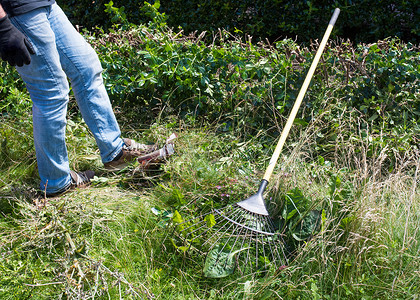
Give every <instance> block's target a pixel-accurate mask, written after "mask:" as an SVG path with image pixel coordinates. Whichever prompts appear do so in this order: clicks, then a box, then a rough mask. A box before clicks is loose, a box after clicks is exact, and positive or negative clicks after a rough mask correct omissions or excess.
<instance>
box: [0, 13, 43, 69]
mask: <svg viewBox="0 0 420 300" xmlns="http://www.w3.org/2000/svg"><path fill="white" fill-rule="evenodd" d="M30 54H35V51H34V48H33V47H32V45H31V43H30V42H29V41H28V40H27V38H26V37H25V35H24V34H23V33H22V32H20V31H19V30H18V29H17V28H16V27H15V26H13V24H12V22H10V20H9V18H8V17H7V16H5V17H3V18H1V19H0V57H1V59H2V60H5V61H7V62H9V64H11V65H12V66H15V65H18V66H19V67H21V66H23V64H27V65H29V64H30V63H31V56H30Z"/></svg>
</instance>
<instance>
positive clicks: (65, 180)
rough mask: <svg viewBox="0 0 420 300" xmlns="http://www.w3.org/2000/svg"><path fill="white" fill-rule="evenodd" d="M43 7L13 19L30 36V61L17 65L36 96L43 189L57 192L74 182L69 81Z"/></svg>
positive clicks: (36, 136)
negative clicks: (68, 134)
mask: <svg viewBox="0 0 420 300" xmlns="http://www.w3.org/2000/svg"><path fill="white" fill-rule="evenodd" d="M48 13H49V9H47V8H42V9H37V10H34V11H31V12H29V13H26V14H23V15H18V16H15V17H13V18H12V19H11V20H12V22H13V23H14V25H15V26H16V27H18V28H19V29H20V30H21V31H22V32H23V33H24V34H25V35H26V36H27V37H28V39H29V40H30V42H31V43H32V45H33V46H34V49H35V52H36V54H35V55H32V56H31V63H30V65H24V66H23V67H16V69H17V71H18V72H19V74H20V75H21V77H22V79H23V80H24V81H25V83H26V87H27V89H28V91H29V93H30V96H31V99H32V103H33V105H32V115H33V133H34V143H35V150H36V158H37V162H38V172H39V175H40V178H41V190H45V191H46V192H47V193H55V192H57V191H60V190H61V189H63V188H65V187H66V186H68V185H69V184H70V180H71V179H70V169H69V162H68V156H67V148H66V143H65V129H66V113H67V103H68V93H69V85H68V81H67V77H66V75H65V73H64V71H63V70H62V68H61V64H60V57H59V53H58V51H57V48H56V46H55V44H56V43H55V35H54V33H53V31H52V30H51V27H50V25H49V21H48Z"/></svg>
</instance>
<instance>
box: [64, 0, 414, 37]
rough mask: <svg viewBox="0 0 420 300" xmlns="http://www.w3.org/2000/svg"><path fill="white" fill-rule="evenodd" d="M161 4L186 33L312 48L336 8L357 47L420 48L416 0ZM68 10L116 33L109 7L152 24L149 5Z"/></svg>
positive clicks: (76, 5) (72, 2) (131, 1)
mask: <svg viewBox="0 0 420 300" xmlns="http://www.w3.org/2000/svg"><path fill="white" fill-rule="evenodd" d="M147 2H148V3H150V4H160V10H161V12H163V13H165V14H166V15H167V17H168V23H169V25H170V26H171V27H174V28H178V27H182V29H183V30H184V32H185V34H187V35H188V34H190V33H194V32H202V31H207V32H215V31H218V30H219V29H225V30H227V31H229V32H230V33H232V34H233V33H235V34H236V35H244V36H247V35H250V36H252V37H253V38H254V40H255V41H257V40H264V41H265V40H266V39H268V40H270V41H277V40H281V39H284V38H291V39H293V40H295V39H297V40H298V42H299V43H309V42H310V41H311V40H314V39H316V38H318V37H319V36H321V35H322V32H323V27H324V24H325V23H326V22H328V18H329V16H330V15H331V14H332V12H333V11H334V9H335V8H336V7H339V8H340V9H341V11H342V13H341V16H340V22H338V23H337V24H336V29H335V30H336V31H337V32H338V34H339V35H340V36H342V37H345V38H346V39H347V38H349V39H350V40H352V41H353V42H355V43H363V42H364V43H372V42H376V41H377V40H383V39H385V38H387V37H398V38H399V39H401V40H403V41H405V42H413V43H418V42H419V37H420V28H419V24H420V12H419V10H418V4H417V2H416V1H413V0H408V1H407V0H406V1H397V2H396V1H392V0H382V1H373V0H353V1H348V0H335V1H319V0H318V1H298V2H297V1H293V0H273V1H264V0H240V1H229V0H224V1H219V0H212V1H202V0H170V1H169V0H166V1H156V0H150V1H147ZM60 4H61V5H62V6H63V8H64V11H65V12H66V13H67V15H68V16H69V17H70V19H71V20H72V21H73V22H74V24H78V25H81V26H83V27H85V28H88V29H94V28H96V27H97V26H98V25H99V27H102V28H111V27H112V24H113V20H112V19H110V18H109V17H108V15H107V14H106V12H105V11H104V10H105V8H109V5H110V4H111V5H115V6H117V7H121V8H123V9H122V10H121V13H123V14H124V15H126V16H127V18H128V19H129V21H130V22H132V23H134V24H141V23H146V22H147V21H148V19H147V15H146V14H145V13H144V12H143V11H142V10H140V9H139V8H140V7H142V6H143V1H139V0H126V1H124V2H120V1H109V0H97V1H95V5H92V2H91V1H89V0H82V1H80V0H79V1H76V0H66V1H61V2H60Z"/></svg>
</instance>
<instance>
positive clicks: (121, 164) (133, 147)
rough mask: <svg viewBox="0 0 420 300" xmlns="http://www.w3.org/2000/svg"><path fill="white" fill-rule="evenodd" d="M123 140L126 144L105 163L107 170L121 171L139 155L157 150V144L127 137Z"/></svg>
mask: <svg viewBox="0 0 420 300" xmlns="http://www.w3.org/2000/svg"><path fill="white" fill-rule="evenodd" d="M123 141H124V145H123V147H122V150H121V152H120V153H119V154H118V155H117V157H116V158H114V160H112V161H110V162H107V163H105V164H104V166H105V169H106V170H108V171H113V172H116V171H120V170H122V169H124V168H125V167H126V166H127V165H129V164H130V163H132V162H133V161H135V160H136V158H137V157H139V156H143V155H146V154H148V153H150V152H153V151H155V150H156V145H144V144H140V143H137V142H136V141H134V140H130V139H126V138H125V139H123Z"/></svg>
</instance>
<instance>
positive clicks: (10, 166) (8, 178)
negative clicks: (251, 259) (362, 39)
mask: <svg viewBox="0 0 420 300" xmlns="http://www.w3.org/2000/svg"><path fill="white" fill-rule="evenodd" d="M146 7H147V11H146V12H147V13H148V14H149V15H150V16H151V17H153V20H152V22H150V23H149V24H148V25H147V26H145V25H140V26H134V25H132V24H129V22H127V20H126V19H125V17H124V14H122V12H121V11H120V10H119V9H118V8H115V9H112V6H110V7H109V11H110V12H113V16H115V17H116V20H119V23H120V24H121V25H119V26H118V27H115V28H114V30H113V31H111V32H109V33H105V32H103V33H100V34H99V33H96V34H93V33H89V32H85V36H86V38H87V39H88V40H89V41H90V42H91V43H92V44H93V45H94V47H95V48H96V49H97V51H98V53H99V55H100V58H101V60H102V62H103V65H104V68H105V71H104V76H105V79H106V84H107V89H108V91H109V93H110V96H111V99H112V100H113V102H114V107H115V110H116V113H117V117H118V119H119V121H120V124H121V127H122V130H123V133H124V136H130V137H132V138H135V139H137V140H139V141H143V142H150V141H157V142H158V143H162V142H163V141H164V139H165V138H166V137H167V136H168V135H169V134H170V133H171V132H173V131H175V132H177V133H178V134H179V135H180V137H179V139H178V141H177V143H176V151H177V152H176V155H175V156H173V157H171V158H170V160H169V161H168V163H167V164H165V165H163V166H162V168H161V170H160V171H156V172H154V173H150V172H149V173H142V172H133V171H134V169H135V167H136V166H133V167H132V168H129V170H127V171H125V172H122V173H118V174H108V173H105V172H104V170H103V168H102V165H101V162H100V160H99V157H98V154H97V153H96V151H95V149H96V147H95V142H94V139H93V137H92V136H91V134H90V133H89V131H88V129H87V127H86V125H85V123H84V122H83V121H82V120H81V117H80V114H79V113H78V111H77V107H76V105H75V101H74V99H71V101H70V109H69V121H68V127H67V133H68V136H67V141H68V147H69V155H70V160H71V163H72V167H73V168H74V169H79V170H82V169H87V168H89V169H93V170H95V171H96V173H97V178H96V179H95V180H94V181H95V182H94V186H93V187H91V188H90V189H87V190H81V191H77V192H73V193H70V194H67V195H65V196H62V197H60V198H56V199H50V200H48V201H46V200H45V199H43V198H42V197H34V190H35V189H36V188H37V184H38V178H37V176H38V175H37V171H36V161H35V154H34V146H33V139H32V133H31V132H32V124H31V117H30V106H31V104H30V100H29V96H28V94H27V92H26V91H25V89H24V87H23V83H22V82H21V80H20V79H18V76H17V74H16V72H15V71H14V70H13V69H11V68H9V67H8V66H6V65H5V64H2V65H1V68H0V73H1V76H0V98H1V102H0V113H1V116H0V142H1V151H0V229H1V235H0V256H1V259H0V296H1V298H2V299H22V298H34V299H93V298H95V299H118V298H126V299H152V298H155V299H272V298H284V299H297V298H300V299H337V298H346V299H347V298H348V299H378V298H380V299H416V297H418V295H419V294H420V291H419V289H420V287H419V282H420V273H419V270H420V245H419V241H420V232H419V228H420V215H419V211H420V193H419V186H418V182H419V175H420V174H419V171H420V149H419V148H418V145H419V123H418V122H419V114H420V111H419V109H420V97H419V89H418V84H419V76H420V75H419V74H420V72H419V71H420V69H419V65H420V64H419V57H420V56H419V48H418V45H413V44H406V43H403V42H401V41H399V40H396V39H388V40H385V41H378V42H377V43H373V44H357V45H353V44H352V43H351V42H346V41H340V42H339V41H336V42H332V43H330V44H329V47H328V49H327V50H326V52H325V53H324V55H323V61H322V62H321V64H320V66H319V67H318V71H317V73H316V75H315V77H314V78H313V81H312V84H311V87H310V89H309V91H308V93H307V96H306V98H305V101H304V104H303V106H302V109H301V111H300V113H299V118H298V119H297V120H296V122H295V124H294V127H293V129H292V132H291V134H290V137H289V138H288V141H287V147H286V149H285V150H284V152H283V154H282V156H281V159H280V162H279V165H278V167H277V168H276V170H275V175H274V178H273V179H272V180H271V182H270V185H269V188H268V190H267V193H266V196H265V198H266V199H267V200H268V202H269V204H270V207H271V208H273V211H274V214H275V216H282V217H283V218H284V219H286V220H287V221H289V222H288V227H287V230H286V232H285V233H286V236H285V238H286V242H287V246H288V249H289V250H290V252H291V254H292V255H291V256H290V260H289V262H288V264H287V266H284V267H282V268H280V269H278V270H273V271H270V272H269V273H268V274H266V275H265V276H260V275H258V274H256V275H255V274H254V275H249V276H238V274H237V273H234V275H230V276H228V277H226V278H225V279H223V280H218V279H209V278H205V277H203V264H202V262H203V260H204V256H203V255H199V254H197V253H194V252H192V253H191V252H185V253H184V251H183V249H179V248H176V247H175V246H174V244H173V243H172V241H171V238H172V237H173V235H172V227H171V224H172V218H173V217H174V216H175V215H179V216H181V217H182V218H183V219H188V218H193V217H194V216H197V215H198V214H200V213H202V212H203V211H206V210H208V208H210V207H223V206H225V205H227V204H229V203H235V202H237V201H240V200H243V199H244V198H245V197H247V196H249V195H250V194H253V193H255V191H256V188H257V187H258V183H259V181H260V179H261V177H262V174H263V172H264V170H265V167H266V165H267V163H268V160H269V158H270V156H271V154H272V150H273V148H274V145H275V143H276V141H277V138H278V136H279V132H280V131H281V128H282V126H283V123H284V121H285V119H286V118H287V115H288V113H289V110H290V107H291V105H292V104H293V102H294V99H295V96H296V94H297V92H298V90H299V88H300V84H301V82H302V81H303V78H304V76H305V74H306V70H307V69H308V66H309V64H310V62H311V59H312V56H313V53H314V48H316V44H315V43H314V45H312V46H308V47H303V46H300V45H299V44H297V43H295V42H293V41H291V40H283V41H279V42H278V43H274V44H267V43H265V44H263V43H258V44H255V43H253V42H252V41H249V40H242V39H240V38H239V37H238V36H235V35H232V34H230V33H227V32H226V31H219V32H215V33H213V34H212V40H213V41H214V42H212V43H207V42H204V41H203V40H202V38H203V36H202V34H199V33H196V34H191V35H187V36H184V35H183V34H182V33H180V32H179V31H176V30H172V29H170V28H169V27H167V25H166V19H165V17H164V16H163V15H162V14H160V13H159V12H158V11H157V9H156V7H153V6H147V5H146ZM207 34H209V33H207ZM313 210H316V211H318V212H319V215H320V217H321V222H320V224H319V228H317V230H316V231H315V232H313V231H312V230H310V231H309V232H310V234H305V233H302V231H296V228H299V226H300V223H299V221H300V220H301V219H302V218H304V217H305V215H306V214H308V212H309V211H313ZM176 212H177V213H176ZM308 236H310V237H309V238H308Z"/></svg>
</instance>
